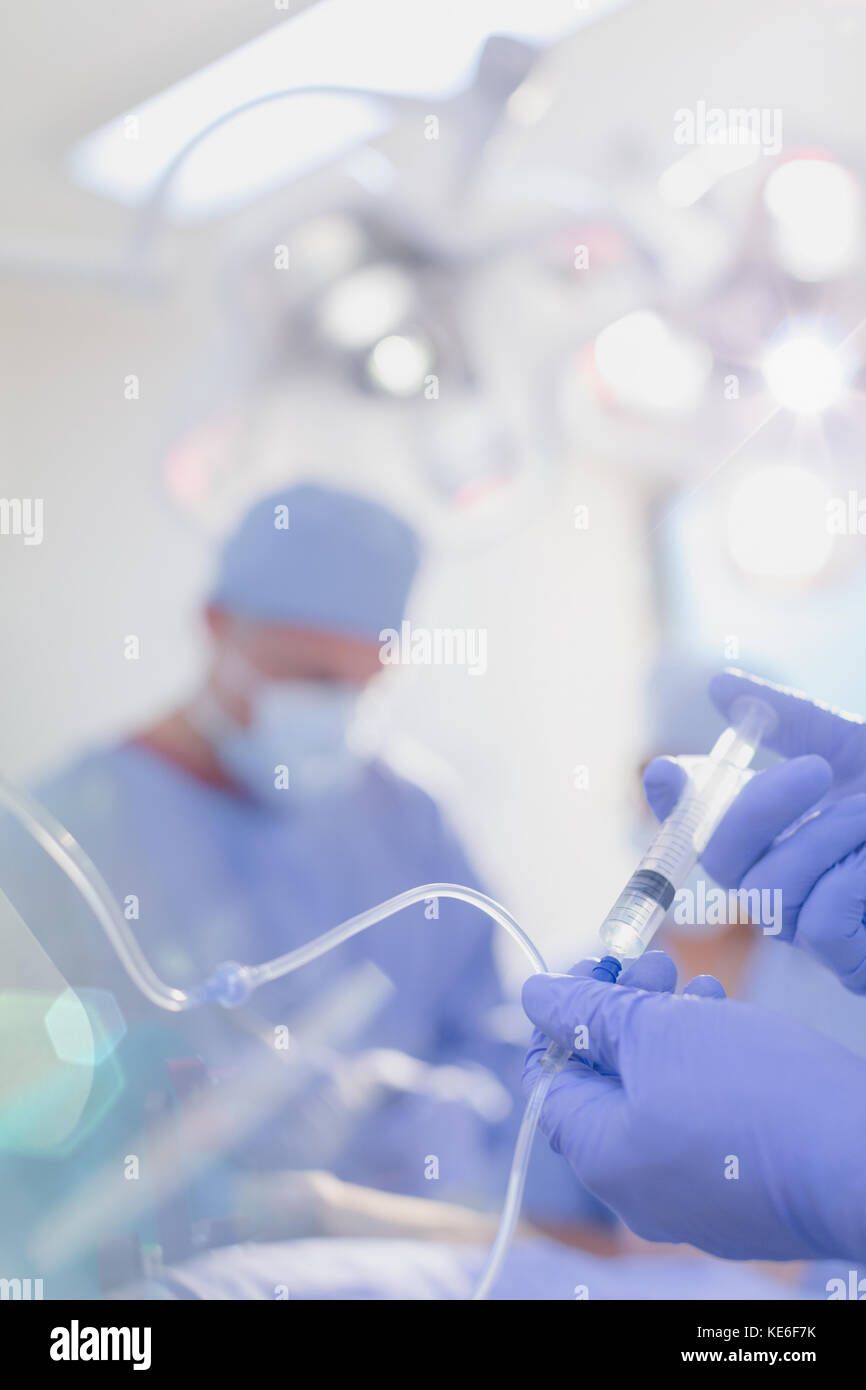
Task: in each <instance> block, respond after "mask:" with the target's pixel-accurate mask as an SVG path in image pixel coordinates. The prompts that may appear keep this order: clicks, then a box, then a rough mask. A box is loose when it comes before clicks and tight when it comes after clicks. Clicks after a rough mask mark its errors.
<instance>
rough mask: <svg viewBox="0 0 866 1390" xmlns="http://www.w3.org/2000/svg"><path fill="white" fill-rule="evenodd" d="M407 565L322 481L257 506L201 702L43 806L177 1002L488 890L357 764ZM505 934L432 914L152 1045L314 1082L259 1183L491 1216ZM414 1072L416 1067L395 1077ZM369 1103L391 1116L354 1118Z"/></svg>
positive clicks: (59, 926) (354, 504) (38, 921)
mask: <svg viewBox="0 0 866 1390" xmlns="http://www.w3.org/2000/svg"><path fill="white" fill-rule="evenodd" d="M418 562H419V543H418V540H417V538H416V536H415V534H414V532H413V530H412V529H411V528H410V527H409V526H408V525H407V524H406V522H404V521H403V520H401V519H400V518H399V517H398V516H397V515H395V514H394V513H393V512H391V511H390V510H388V509H386V508H385V507H384V506H381V505H379V504H378V503H377V502H374V501H371V500H368V499H366V498H363V497H361V496H358V495H355V494H353V493H349V492H344V491H337V490H334V489H331V488H328V487H322V486H318V485H314V484H312V483H307V484H302V485H299V486H293V487H286V488H284V489H282V490H281V491H280V492H278V493H276V494H274V495H273V496H270V497H266V498H263V499H261V500H260V501H259V502H257V503H256V504H255V505H254V506H253V507H252V509H251V510H250V511H249V512H248V514H247V515H246V516H245V517H244V518H243V519H242V520H241V522H240V524H239V525H238V527H237V529H236V530H235V531H234V533H233V534H232V535H231V536H230V537H229V538H228V540H227V542H226V544H225V545H224V548H223V550H222V554H221V557H220V559H219V563H218V566H217V572H216V576H215V579H214V582H213V585H212V587H211V589H210V592H209V595H208V598H207V603H206V606H205V610H204V619H205V622H206V625H207V629H208V632H209V634H210V638H211V656H210V661H209V665H208V669H207V671H206V674H205V676H204V679H203V681H202V683H201V685H200V687H199V689H198V690H197V691H195V692H194V694H193V695H192V697H191V698H190V699H189V700H188V701H187V702H186V703H185V704H183V705H182V706H181V707H180V708H178V709H176V710H174V711H172V712H170V713H169V714H167V715H166V716H165V717H163V718H160V719H159V720H158V721H157V722H155V723H153V724H152V725H150V726H149V727H147V728H145V729H144V730H142V731H141V732H139V733H137V734H135V735H134V736H133V737H131V738H127V739H123V740H122V741H121V742H119V743H115V744H112V745H111V746H108V747H104V748H99V749H96V750H94V751H91V752H89V753H87V754H86V755H85V756H84V757H82V758H81V759H80V760H79V761H77V762H76V763H74V764H73V765H72V766H71V767H69V768H67V769H65V770H64V771H62V772H61V773H60V774H59V775H58V776H56V777H53V778H52V779H51V780H50V781H48V782H47V783H45V784H44V785H43V786H42V787H40V788H38V789H37V795H38V796H39V798H40V799H41V800H42V801H43V802H44V803H45V804H46V805H47V806H48V807H49V809H51V810H52V811H54V812H55V814H56V815H57V816H58V817H59V819H60V820H61V821H62V822H63V824H64V825H65V826H67V827H68V828H69V829H70V830H71V831H72V833H73V834H74V835H75V836H76V838H77V839H78V840H79V841H80V843H81V844H82V846H83V847H84V849H85V850H86V851H87V853H88V854H89V855H90V857H91V858H92V859H93V860H94V862H95V863H96V864H97V866H98V867H99V869H100V870H101V871H102V873H103V875H104V876H105V877H106V879H107V880H108V883H109V885H110V886H111V888H112V889H113V891H114V893H115V895H116V896H117V898H118V901H119V902H120V903H121V904H122V905H123V908H124V912H125V915H126V916H127V919H128V921H129V925H130V927H131V929H132V930H133V931H134V933H135V935H136V937H137V939H138V941H139V943H140V945H141V947H142V949H143V951H144V952H145V955H146V956H147V957H148V959H149V960H150V961H151V962H152V964H153V965H154V967H155V968H156V970H157V972H158V973H159V974H160V975H161V976H162V977H163V978H164V979H165V980H167V981H168V982H169V983H172V984H177V985H180V986H185V985H188V984H195V983H198V982H199V981H201V980H202V979H203V978H205V977H206V976H207V975H208V974H210V972H211V971H212V970H213V968H214V966H215V965H217V964H218V963H219V962H221V961H224V960H238V961H242V962H259V961H263V960H267V959H271V958H272V957H275V956H278V955H280V954H283V953H285V952H287V951H290V950H291V949H292V948H294V947H296V946H299V945H301V944H302V943H304V942H307V941H310V940H312V939H313V938H314V937H316V936H318V935H319V934H320V933H322V932H323V931H325V930H327V929H328V928H329V927H332V926H334V925H336V924H337V923H339V922H342V921H344V920H345V919H346V918H348V917H351V916H352V915H353V914H355V913H357V912H360V911H362V910H363V909H365V908H368V907H371V906H373V905H375V904H376V903H379V902H381V901H382V900H383V899H386V898H389V897H391V896H392V895H394V894H397V893H399V892H401V891H403V890H405V889H408V888H411V887H415V886H417V885H419V884H425V883H435V882H456V883H461V884H468V885H476V884H477V879H476V875H475V873H474V871H473V869H472V868H471V867H470V865H469V864H468V863H467V859H466V856H465V855H464V853H463V850H462V848H461V846H460V844H459V843H458V840H457V839H456V838H455V836H454V834H453V833H452V831H451V830H450V829H449V827H448V826H447V824H446V822H445V820H444V819H443V816H442V815H441V813H440V811H439V808H438V806H437V805H436V803H435V802H434V800H433V799H432V798H431V796H430V795H428V793H427V792H426V791H425V790H423V789H422V788H421V787H420V786H419V785H417V784H416V783H415V782H414V781H411V780H408V779H407V778H406V777H405V776H403V775H401V774H400V772H398V771H396V770H395V769H394V767H393V765H391V763H390V762H389V761H387V760H386V759H385V758H384V757H375V758H374V757H372V756H368V757H365V756H362V755H361V753H360V752H359V751H357V749H356V747H355V745H354V743H353V722H354V718H355V715H356V712H357V709H358V706H359V702H360V701H361V697H362V695H363V694H364V692H365V691H366V690H367V688H368V686H369V685H370V684H371V682H373V681H375V680H376V678H377V676H378V674H379V673H380V671H381V669H382V668H381V664H380V660H379V653H380V637H379V634H380V632H381V631H382V630H383V629H397V630H399V629H400V623H401V619H402V618H403V615H404V613H405V612H406V604H407V600H408V596H409V592H410V588H411V585H412V581H413V579H414V577H415V573H416V569H417V566H418ZM5 848H6V853H5V856H4V857H5V860H6V862H5V866H4V878H3V882H4V884H6V885H7V886H8V890H9V892H10V896H13V898H14V899H15V900H16V906H17V907H18V909H19V911H20V912H21V914H22V916H23V918H24V920H25V921H26V922H27V923H28V925H29V926H30V927H31V929H32V930H33V931H34V932H36V933H37V935H38V936H39V937H40V938H41V939H42V942H43V945H45V947H46V949H47V950H48V953H49V955H50V957H51V959H52V960H53V961H55V963H56V964H57V966H58V968H59V969H60V970H61V971H62V972H63V974H64V976H65V978H66V979H67V980H68V982H69V983H70V984H71V985H72V986H73V987H75V988H84V989H90V990H92V989H93V988H94V987H97V988H100V989H102V990H103V991H106V992H108V993H110V996H111V997H112V999H113V1000H114V1001H116V1002H117V1003H118V1004H119V1008H120V1014H121V1016H122V1019H123V1021H124V1026H126V1027H131V1026H133V1025H134V1024H135V1023H136V1021H138V1020H141V1019H142V1018H144V1017H146V1016H148V1015H149V1014H150V1015H152V1014H153V1013H154V1012H155V1011H154V1010H153V1009H152V1008H151V1006H150V1005H149V1004H147V1002H146V1001H145V1000H143V999H142V998H141V997H140V996H139V995H138V993H137V991H136V990H135V989H134V988H133V987H132V986H131V985H130V984H129V982H128V980H126V978H125V977H124V975H123V972H122V971H121V969H120V968H119V966H118V963H117V961H116V960H115V959H114V953H113V952H112V950H111V949H110V947H109V946H108V944H107V943H106V941H105V939H104V938H103V937H102V935H101V932H100V929H99V927H98V926H97V925H96V923H95V921H94V920H93V918H92V916H91V915H90V914H89V913H88V912H86V911H82V910H81V903H80V902H77V901H76V900H75V894H74V893H73V892H72V891H71V890H70V889H69V886H68V884H66V883H65V882H63V881H61V880H60V877H59V874H58V871H57V870H56V869H55V868H54V866H53V865H51V864H50V862H49V861H48V860H47V858H46V857H45V856H43V855H37V856H36V857H37V858H38V859H39V861H40V862H39V863H38V864H37V865H35V866H34V865H33V864H32V862H31V861H32V858H33V855H32V853H31V854H30V855H29V858H28V856H27V854H26V853H25V851H24V850H22V851H21V853H20V854H17V853H15V852H12V853H10V852H9V847H8V844H7V846H6V847H5ZM29 848H30V850H31V851H32V846H31V847H29ZM13 885H15V887H13ZM491 936H492V931H491V927H490V924H489V922H488V920H487V919H486V918H484V917H482V916H481V915H480V914H479V913H478V912H477V911H476V910H474V909H472V908H470V907H468V906H466V905H465V904H462V903H457V902H454V901H451V900H447V899H442V900H431V901H430V902H428V903H426V904H423V903H422V904H419V905H417V906H416V907H413V908H410V909H408V910H406V911H405V912H403V913H401V914H400V915H399V916H398V917H396V918H394V919H393V920H390V921H386V922H383V923H382V924H381V925H380V926H378V927H376V928H375V929H374V930H372V931H370V932H368V933H365V934H364V935H363V936H362V937H358V938H355V939H352V940H350V941H348V942H347V943H346V944H345V945H344V946H343V947H341V948H340V949H339V950H338V951H335V952H332V953H330V954H329V955H328V956H326V957H324V958H323V959H321V960H319V961H317V962H314V963H313V964H312V965H309V966H307V967H306V968H305V969H303V970H301V971H298V972H297V973H295V974H292V975H291V976H288V977H285V978H284V979H282V980H280V981H277V982H274V983H273V984H271V985H269V986H268V987H267V988H265V989H263V990H261V991H259V992H258V993H257V994H256V995H255V996H254V997H253V998H252V999H251V1000H250V1001H249V1004H248V1005H246V1006H244V1008H242V1009H240V1010H236V1011H231V1012H228V1013H227V1012H225V1011H223V1010H221V1009H219V1008H216V1007H214V1008H209V1009H202V1010H196V1011H193V1012H191V1013H189V1014H182V1015H178V1016H165V1015H163V1016H162V1019H161V1020H160V1021H161V1022H165V1023H168V1022H171V1026H172V1027H173V1028H174V1029H176V1030H177V1031H178V1032H179V1033H181V1034H182V1035H183V1037H184V1039H185V1046H186V1051H187V1052H188V1053H189V1054H190V1055H191V1056H196V1057H199V1058H201V1059H203V1060H204V1062H205V1064H206V1066H207V1068H208V1069H209V1073H210V1075H211V1076H212V1077H213V1076H215V1075H216V1076H218V1075H219V1072H220V1069H225V1068H231V1067H234V1066H236V1065H237V1064H238V1062H239V1061H240V1059H241V1057H242V1055H243V1056H244V1058H245V1060H248V1056H247V1054H248V1053H249V1051H250V1049H255V1048H258V1049H259V1050H260V1052H261V1055H262V1058H263V1061H266V1062H268V1063H269V1064H273V1062H274V1060H276V1061H281V1060H282V1061H285V1062H286V1063H287V1065H289V1066H291V1065H292V1063H293V1060H294V1058H295V1057H297V1058H299V1060H300V1061H301V1063H302V1066H301V1071H302V1072H303V1074H304V1075H305V1076H306V1078H307V1080H308V1089H307V1093H306V1096H305V1097H304V1096H302V1097H296V1098H295V1102H294V1106H293V1110H292V1118H291V1122H285V1121H282V1120H281V1121H279V1122H277V1123H275V1124H274V1126H273V1129H272V1131H271V1132H269V1134H268V1137H267V1140H266V1141H264V1140H263V1139H262V1138H261V1137H260V1136H257V1137H256V1139H255V1142H254V1143H253V1142H251V1143H250V1145H249V1146H248V1148H249V1149H250V1150H251V1151H253V1150H254V1157H253V1156H252V1153H251V1154H250V1155H249V1156H248V1158H247V1160H246V1161H249V1162H261V1163H262V1164H263V1165H265V1166H268V1167H271V1168H279V1167H280V1166H281V1165H286V1166H295V1167H304V1166H307V1167H312V1166H315V1167H328V1168H332V1169H333V1170H334V1171H336V1172H338V1173H340V1174H341V1175H342V1176H344V1177H346V1178H348V1179H351V1180H352V1181H354V1182H358V1183H367V1184H370V1185H375V1186H382V1187H386V1188H391V1189H395V1190H398V1191H403V1192H411V1193H423V1195H425V1196H428V1197H432V1196H442V1195H448V1196H449V1197H450V1198H452V1199H454V1200H470V1201H471V1200H475V1201H477V1200H479V1198H483V1200H486V1201H487V1202H489V1203H492V1204H495V1203H496V1202H497V1201H498V1199H499V1194H500V1189H501V1186H502V1185H503V1183H504V1175H505V1164H506V1162H507V1152H508V1142H507V1137H506V1136H505V1135H504V1133H503V1141H502V1143H501V1144H497V1146H496V1152H497V1163H499V1164H500V1166H499V1167H498V1168H496V1169H491V1168H490V1166H489V1153H488V1144H489V1143H490V1142H492V1140H491V1135H493V1134H494V1133H495V1132H496V1126H497V1125H498V1124H499V1125H500V1129H501V1124H500V1122H501V1121H502V1120H503V1117H504V1116H505V1115H507V1114H508V1112H509V1109H510V1108H512V1109H513V1094H512V1093H513V1091H514V1090H516V1089H517V1088H518V1087H519V1065H520V1058H519V1053H518V1052H517V1050H516V1049H514V1048H513V1047H506V1046H505V1045H504V1044H503V1043H501V1042H498V1041H497V1040H496V1039H495V1038H494V1037H493V1036H492V1035H491V1033H490V1032H489V1031H488V1029H487V1018H488V1015H489V1014H490V1013H491V1011H493V1010H494V1008H495V1006H497V1005H499V1004H500V1003H501V1000H502V991H501V987H500V984H499V979H498V975H497V971H496V967H495V964H494V959H493V953H492V945H491ZM286 1037H288V1038H289V1040H290V1042H291V1047H290V1048H289V1056H288V1057H287V1056H286V1055H285V1051H283V1053H282V1054H281V1053H280V1051H279V1048H280V1047H281V1046H282V1047H283V1048H284V1049H285V1039H286ZM305 1040H306V1043H307V1044H309V1046H310V1048H311V1050H308V1052H306V1053H304V1051H303V1048H304V1045H305ZM292 1048H294V1051H292V1050H291V1049H292ZM339 1049H343V1050H344V1051H348V1052H350V1053H351V1055H352V1056H353V1057H355V1058H358V1059H361V1060H363V1057H364V1055H366V1054H367V1052H368V1051H369V1055H370V1057H371V1064H370V1066H371V1069H372V1070H371V1074H370V1078H369V1080H368V1081H367V1082H364V1083H363V1084H362V1083H361V1082H360V1081H358V1080H357V1079H356V1081H355V1082H354V1084H353V1086H352V1089H351V1092H350V1093H349V1094H348V1095H345V1094H344V1095H343V1098H342V1101H341V1099H340V1097H339V1096H338V1095H337V1094H335V1093H334V1089H333V1088H332V1087H329V1084H328V1080H327V1077H328V1071H329V1055H330V1054H335V1055H336V1053H337V1052H338V1051H339ZM374 1049H375V1050H374ZM405 1054H410V1055H411V1057H412V1058H414V1059H416V1060H417V1061H418V1062H420V1063H423V1064H425V1066H408V1065H407V1064H406V1063H405V1062H404V1063H401V1062H400V1057H401V1056H403V1057H405ZM407 1060H408V1059H407ZM485 1065H486V1067H487V1068H488V1069H489V1070H490V1071H492V1072H493V1074H494V1079H493V1085H492V1086H491V1081H490V1077H489V1076H487V1075H486V1074H485V1072H484V1071H483V1068H484V1066H485ZM431 1068H434V1069H435V1070H433V1071H431ZM449 1068H451V1069H452V1070H451V1071H449V1070H448V1069H449ZM456 1068H459V1069H460V1070H459V1072H458V1071H456V1070H454V1069H456ZM361 1070H362V1069H361ZM297 1072H298V1067H297V1063H295V1070H294V1072H293V1073H292V1075H293V1078H296V1077H297ZM355 1074H356V1078H357V1077H358V1076H359V1075H360V1071H359V1068H358V1067H356V1068H355ZM383 1078H384V1081H383ZM497 1078H498V1081H497ZM503 1082H504V1083H510V1085H509V1084H503ZM293 1084H296V1081H293ZM367 1094H369V1095H371V1096H373V1097H374V1099H375V1098H376V1097H378V1100H377V1101H376V1103H375V1104H371V1106H370V1107H368V1108H367V1109H366V1111H365V1108H364V1104H363V1099H364V1096H365V1095H367ZM551 1166H552V1167H556V1168H558V1167H560V1166H561V1165H557V1164H556V1163H555V1161H552V1164H551ZM565 1178H566V1179H568V1187H569V1190H568V1192H567V1195H565V1196H564V1200H566V1201H567V1203H568V1204H569V1205H570V1206H571V1207H572V1209H574V1208H575V1202H574V1190H573V1183H571V1182H570V1177H569V1175H568V1174H567V1173H566V1174H565ZM554 1186H555V1184H554ZM551 1190H552V1189H551Z"/></svg>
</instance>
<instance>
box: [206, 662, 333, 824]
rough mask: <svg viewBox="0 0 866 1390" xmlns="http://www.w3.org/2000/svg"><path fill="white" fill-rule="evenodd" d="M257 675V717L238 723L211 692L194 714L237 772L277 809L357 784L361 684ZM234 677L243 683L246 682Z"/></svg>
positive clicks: (253, 697) (252, 699) (252, 693)
mask: <svg viewBox="0 0 866 1390" xmlns="http://www.w3.org/2000/svg"><path fill="white" fill-rule="evenodd" d="M237 665H238V663H237V661H236V662H235V667H236V668H237ZM244 665H246V663H244ZM252 680H253V682H254V683H251V688H250V689H249V690H248V692H247V699H248V700H249V703H250V722H249V724H247V725H242V724H237V723H236V722H235V721H234V720H233V719H232V718H230V716H229V715H228V714H227V713H226V712H225V711H224V710H223V709H222V707H221V706H220V705H219V704H218V703H217V701H216V700H215V699H214V697H213V696H211V695H210V694H205V695H204V696H202V698H201V699H200V700H199V701H198V702H197V704H196V706H195V708H194V711H193V722H194V723H195V724H196V726H197V727H198V728H199V730H200V732H202V733H203V734H204V735H205V737H206V738H207V739H208V740H209V741H210V743H211V745H212V747H213V749H214V752H215V753H216V756H217V758H218V760H219V762H220V764H221V766H222V767H223V769H224V770H225V771H226V772H227V773H228V774H229V776H230V777H232V778H234V780H235V781H237V782H238V783H240V784H241V786H243V787H244V788H245V789H246V790H247V791H248V792H249V793H250V795H251V796H253V797H254V798H255V799H256V800H257V801H259V802H260V803H262V804H263V805H266V806H268V807H269V808H271V809H272V810H276V811H292V810H294V809H296V808H297V806H298V805H299V804H304V803H309V802H311V801H314V800H315V799H316V798H317V797H320V796H323V795H326V794H327V793H329V792H334V791H338V790H347V789H348V788H349V787H350V786H352V785H353V783H354V782H355V781H356V780H357V779H358V778H359V776H360V772H361V762H360V759H359V758H358V756H357V754H356V753H355V752H354V751H353V749H352V748H351V747H350V746H349V743H348V742H347V736H348V733H349V728H350V726H351V724H352V721H353V719H354V715H355V708H356V705H357V701H358V696H359V689H358V687H357V686H354V685H349V684H344V683H341V682H331V681H322V682H319V681H303V680H299V681H268V680H262V679H261V677H259V676H258V675H257V673H256V675H255V676H254V677H253V678H252ZM234 684H235V687H236V688H237V686H238V684H239V682H238V681H237V680H235V681H234Z"/></svg>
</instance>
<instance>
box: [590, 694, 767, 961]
mask: <svg viewBox="0 0 866 1390" xmlns="http://www.w3.org/2000/svg"><path fill="white" fill-rule="evenodd" d="M733 715H734V717H735V718H736V719H737V724H736V725H735V726H732V727H731V728H728V729H726V730H725V732H724V733H723V734H722V735H721V737H720V738H719V739H718V740H717V742H716V744H715V745H714V747H713V749H712V751H711V753H710V755H709V758H708V759H707V766H708V771H707V773H706V775H705V776H704V777H703V778H702V779H700V780H699V781H697V782H696V783H693V784H692V786H691V787H689V788H687V789H686V790H685V792H684V793H683V795H682V796H681V797H680V800H679V801H678V802H677V805H676V806H675V807H674V809H673V811H672V812H671V814H670V815H669V816H668V817H667V819H666V820H664V821H663V822H662V824H661V825H660V826H659V828H658V830H657V832H656V834H655V836H654V837H653V840H652V842H651V844H650V846H649V848H648V850H647V851H646V853H645V854H644V856H643V858H642V859H641V861H640V863H639V864H638V866H637V868H636V869H635V871H634V873H633V874H632V876H631V878H630V879H629V880H628V883H627V884H626V885H625V887H624V888H623V890H622V892H621V893H620V895H619V897H618V898H617V900H616V902H615V903H614V905H613V907H612V908H611V910H610V912H609V913H608V914H607V916H606V917H605V919H604V921H603V923H602V925H601V929H600V931H599V935H600V937H601V939H602V941H603V942H604V944H605V946H606V947H607V948H608V950H609V951H610V952H611V954H613V955H615V956H618V957H619V958H620V959H623V960H624V959H629V958H634V957H636V956H640V955H642V954H643V952H644V951H645V950H646V948H647V946H648V945H649V943H650V941H651V940H652V938H653V936H654V935H655V933H656V932H657V931H658V929H659V927H660V926H661V924H662V922H663V921H664V919H665V917H666V915H667V912H668V909H669V908H670V906H671V904H672V903H673V901H674V898H675V896H676V893H677V890H678V889H679V888H681V887H682V886H683V884H684V883H685V881H686V879H687V878H688V876H689V874H690V873H691V871H692V869H693V868H694V866H695V864H696V863H697V861H698V857H699V856H700V854H701V853H702V851H703V850H704V848H705V846H706V844H707V842H708V840H709V839H710V838H711V836H712V835H713V834H714V832H715V830H716V828H717V826H718V824H719V822H720V821H721V819H722V817H723V816H724V815H725V813H726V811H727V810H728V809H729V808H730V806H731V804H732V802H733V801H734V800H735V799H736V797H737V795H738V793H739V792H740V790H741V789H742V787H743V785H744V783H745V782H746V781H747V780H748V778H749V776H750V775H751V774H750V773H749V772H748V770H747V769H748V766H749V763H750V762H751V760H752V758H753V757H754V755H755V752H756V750H757V748H758V747H759V745H760V742H761V739H762V737H763V736H764V734H765V733H766V732H767V731H768V729H769V728H770V727H771V726H772V724H773V722H774V721H775V718H776V715H775V712H774V711H773V710H772V709H771V708H770V706H768V705H765V704H764V702H763V701H762V700H757V699H751V698H749V699H746V700H744V701H743V702H741V703H739V704H738V706H737V707H735V709H734V711H733Z"/></svg>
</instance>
